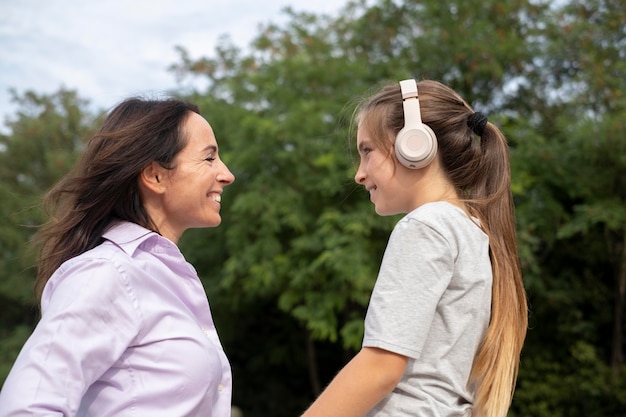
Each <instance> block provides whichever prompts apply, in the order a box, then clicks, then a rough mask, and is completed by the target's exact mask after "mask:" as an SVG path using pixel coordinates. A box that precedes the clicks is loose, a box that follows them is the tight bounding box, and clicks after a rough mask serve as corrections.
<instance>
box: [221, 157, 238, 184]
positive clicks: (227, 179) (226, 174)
mask: <svg viewBox="0 0 626 417" xmlns="http://www.w3.org/2000/svg"><path fill="white" fill-rule="evenodd" d="M222 165H224V169H223V170H222V172H221V173H220V176H219V178H218V180H219V181H220V182H224V183H226V184H227V185H228V184H232V183H233V182H234V181H235V176H234V175H233V173H232V172H230V169H228V167H227V166H226V164H225V163H223V162H222Z"/></svg>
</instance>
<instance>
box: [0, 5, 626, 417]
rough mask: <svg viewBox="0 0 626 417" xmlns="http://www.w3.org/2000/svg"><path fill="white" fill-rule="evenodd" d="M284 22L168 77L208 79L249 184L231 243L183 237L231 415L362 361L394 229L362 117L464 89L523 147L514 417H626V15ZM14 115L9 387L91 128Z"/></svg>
mask: <svg viewBox="0 0 626 417" xmlns="http://www.w3.org/2000/svg"><path fill="white" fill-rule="evenodd" d="M285 14H286V15H287V17H288V18H289V20H288V21H287V22H286V23H285V24H284V25H276V24H271V23H268V24H266V25H265V26H264V27H262V28H261V29H260V31H259V33H258V35H257V37H256V38H255V39H254V41H253V42H252V43H251V44H250V45H249V46H248V48H247V49H245V50H243V49H240V48H238V47H236V46H234V45H232V44H231V43H230V41H229V40H228V39H227V38H224V39H222V41H221V43H220V44H219V46H218V48H217V49H216V50H215V52H214V54H212V55H211V56H210V57H203V58H200V59H198V60H192V59H190V58H189V56H188V54H187V53H186V51H185V49H184V47H182V46H181V47H179V48H178V51H179V54H180V62H178V63H175V64H173V65H172V70H173V71H174V72H175V73H176V74H177V75H178V76H179V77H186V76H194V77H204V78H206V79H207V80H208V81H209V83H208V87H207V89H206V91H195V92H193V93H192V94H190V95H189V99H191V100H192V101H195V102H196V103H197V104H199V106H200V108H201V111H202V114H203V115H204V116H205V117H206V118H207V119H208V120H209V122H210V123H211V125H212V127H213V129H214V131H215V134H216V137H217V140H218V143H219V145H220V153H221V155H222V157H223V159H224V160H225V162H226V163H227V164H228V166H229V167H230V168H231V170H232V171H233V173H234V174H235V176H236V181H235V183H234V184H233V185H231V186H229V187H227V188H226V190H225V192H224V195H223V206H222V218H223V222H222V225H221V226H220V227H218V228H216V229H211V230H192V231H189V232H187V233H186V234H185V235H184V236H183V239H182V240H181V249H182V251H183V253H185V255H186V257H187V258H188V260H189V261H190V262H191V263H192V264H194V265H195V266H196V268H197V270H198V272H199V274H200V276H201V278H202V280H203V282H204V284H205V287H206V289H207V293H208V294H209V299H210V301H211V306H212V309H213V313H214V316H215V321H216V324H217V326H218V330H219V331H220V337H221V339H222V341H223V343H224V345H225V348H226V351H227V353H228V355H229V357H230V359H231V361H232V365H233V371H234V378H235V391H234V399H235V404H237V405H239V406H240V407H242V408H243V410H244V412H245V415H246V416H247V417H255V416H262V415H272V416H276V417H282V416H288V415H296V414H297V413H299V412H301V411H302V409H304V408H305V407H306V405H307V404H308V402H309V401H310V400H312V398H313V397H314V396H315V395H317V393H318V392H319V390H320V389H321V388H322V387H323V386H324V385H325V384H326V383H327V382H328V381H329V380H330V378H331V377H332V376H333V375H334V374H335V372H336V371H337V370H338V368H339V367H341V366H342V364H343V363H345V362H346V361H347V360H349V358H350V357H351V356H352V355H353V354H354V352H355V351H356V350H357V349H358V348H359V346H360V343H361V338H362V334H363V318H364V315H365V309H366V307H367V302H368V299H369V294H370V291H371V289H372V286H373V284H374V281H375V278H376V273H377V269H378V265H379V262H380V259H381V257H382V253H383V250H384V246H385V244H386V241H387V237H388V234H389V232H390V231H391V228H392V226H393V224H394V223H395V221H396V220H397V218H379V217H378V216H376V215H375V213H374V212H373V210H372V207H371V204H370V203H369V201H368V199H367V194H366V193H365V192H364V191H363V190H361V189H360V187H358V186H356V185H355V184H354V182H353V180H352V177H353V175H354V168H355V164H354V153H353V150H352V149H353V147H354V141H353V136H354V129H353V127H354V126H352V113H353V111H354V109H355V106H356V104H357V102H358V98H359V96H360V95H362V94H367V93H368V90H370V89H371V88H372V87H375V86H376V85H377V84H379V83H381V82H383V81H385V80H398V79H401V78H405V77H408V76H415V77H418V78H422V77H427V78H435V79H439V80H443V81H445V82H446V83H448V84H449V85H451V86H452V87H453V88H455V89H456V90H457V91H459V93H460V94H461V95H462V96H464V97H465V98H466V99H467V100H468V101H469V102H470V103H471V104H473V105H474V106H475V107H476V108H477V109H478V110H481V111H485V112H489V113H490V115H489V116H490V120H491V121H493V122H495V123H496V124H497V125H498V126H500V127H501V128H502V130H503V131H504V133H505V135H506V136H507V138H508V139H509V142H510V149H511V159H512V160H511V162H512V175H513V184H512V189H513V193H514V196H515V201H516V209H517V222H518V223H517V229H518V243H519V253H520V260H521V262H522V266H523V272H524V278H525V284H526V289H527V292H528V295H529V300H530V309H531V315H530V323H531V328H530V330H529V333H528V337H527V341H526V344H525V347H524V352H523V358H522V364H521V368H520V376H519V382H518V387H517V390H516V394H515V397H514V400H513V406H512V409H511V413H510V415H511V416H525V417H526V416H535V417H547V416H550V417H554V416H557V417H558V416H578V415H580V416H583V415H584V416H585V417H596V416H597V417H600V416H602V417H613V416H615V417H617V416H622V415H624V410H625V409H626V404H625V400H624V398H626V378H625V377H624V372H625V370H626V369H625V367H624V361H623V354H624V337H625V336H626V334H625V333H626V330H625V328H626V326H625V325H624V324H625V323H624V321H625V319H624V315H623V314H624V296H625V294H624V288H626V247H625V245H626V209H625V207H626V182H625V181H626V180H625V178H626V140H625V136H624V132H625V131H626V125H625V120H626V114H625V112H626V98H625V97H624V94H623V92H624V91H626V64H625V63H626V56H625V55H626V7H625V6H624V4H623V2H620V1H615V0H569V1H563V2H547V1H528V0H506V1H501V0H500V1H495V0H488V1H477V0H469V1H468V0H466V1H452V2H445V4H444V3H442V2H438V1H433V0H431V1H419V2H418V1H404V2H399V1H392V0H378V1H375V2H366V1H353V2H349V3H348V4H346V6H345V7H344V8H343V9H342V10H341V11H340V13H339V14H338V15H337V16H334V17H331V16H317V15H313V14H309V13H299V12H296V11H294V10H292V9H287V10H285ZM18 99H19V100H20V104H21V106H22V109H21V110H20V111H19V112H18V115H17V118H16V119H15V120H13V121H11V122H10V127H11V129H12V133H11V134H10V135H6V136H2V137H0V149H1V151H0V159H1V161H0V162H1V163H0V176H1V178H2V179H1V180H0V201H1V203H0V215H1V218H2V219H3V220H2V222H0V268H2V269H3V271H6V274H5V275H6V276H3V278H2V280H0V302H2V305H3V310H2V311H1V312H0V323H2V328H1V331H2V333H1V336H2V343H0V373H2V372H6V371H7V370H8V365H7V364H8V363H9V362H10V360H11V358H12V355H13V354H14V353H16V350H17V348H18V347H19V346H20V345H21V343H23V340H24V339H25V337H26V334H27V332H28V329H29V328H31V327H30V326H32V324H33V323H34V322H35V321H36V310H35V309H33V307H32V297H31V295H30V294H31V292H32V290H31V288H32V279H33V271H32V268H31V265H32V254H29V253H28V250H27V246H28V240H29V238H30V235H31V233H32V226H34V225H36V224H39V223H40V222H41V221H42V220H43V216H42V213H41V212H40V211H39V209H38V208H37V207H38V202H39V201H40V198H41V195H42V193H43V191H44V190H45V189H46V188H47V187H49V185H50V184H52V183H53V182H54V181H55V180H56V179H57V178H58V177H59V176H60V175H62V174H63V173H64V172H66V171H67V170H68V168H69V166H70V165H71V163H72V161H73V160H74V157H75V154H76V152H77V151H79V150H80V149H81V146H82V142H81V140H82V138H84V137H85V136H86V133H87V132H88V131H89V130H90V129H92V128H93V125H94V124H95V120H94V118H93V116H91V115H88V114H86V113H85V112H84V110H83V108H84V104H85V103H84V102H83V101H82V100H80V99H78V98H77V96H76V94H75V93H73V92H68V91H64V90H61V91H59V93H58V94H55V95H53V96H38V95H36V94H34V93H27V94H26V95H25V96H24V97H20V98H18ZM5 306H6V307H5ZM607 335H609V336H607ZM0 375H2V374H0ZM572 394H573V395H572Z"/></svg>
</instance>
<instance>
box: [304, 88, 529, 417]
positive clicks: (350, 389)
mask: <svg viewBox="0 0 626 417" xmlns="http://www.w3.org/2000/svg"><path fill="white" fill-rule="evenodd" d="M418 94H419V95H418ZM422 121H423V122H422ZM357 123H358V131H357V149H358V152H359V155H360V164H359V168H358V170H357V173H356V176H355V180H356V182H357V183H358V184H361V185H363V186H364V187H365V189H366V190H367V191H368V192H369V196H370V200H371V201H372V203H373V204H374V208H375V210H376V213H378V214H379V215H381V216H386V215H393V214H399V213H403V214H406V215H405V216H404V217H403V218H402V219H401V220H400V221H399V222H398V223H397V225H396V226H395V227H394V230H393V232H392V234H391V236H390V238H389V242H388V245H387V248H386V250H385V254H384V257H383V260H382V264H381V267H380V272H379V275H378V278H377V281H376V285H375V287H374V290H373V293H372V296H371V299H370V304H369V307H368V310H367V315H366V318H365V335H364V339H363V347H362V349H361V351H360V352H359V353H358V354H357V355H356V356H355V357H354V358H353V359H352V360H351V361H350V362H349V363H348V364H347V365H346V366H345V367H344V369H342V370H341V371H340V372H339V374H338V375H337V376H336V377H335V378H334V380H333V381H332V382H331V383H330V385H329V386H328V387H327V388H326V390H325V391H324V392H323V393H322V394H321V395H320V397H319V398H318V399H317V400H316V401H315V402H314V403H313V404H312V405H311V407H310V408H309V409H308V410H307V411H306V412H305V413H304V415H303V416H304V417H333V416H337V417H339V416H340V417H350V416H355V417H356V416H363V415H367V416H377V417H383V416H393V417H404V416H406V417H408V416H412V417H414V416H420V417H422V416H439V417H441V416H466V417H469V416H479V417H504V416H506V414H507V411H508V409H509V406H510V403H511V399H512V395H513V390H514V386H515V381H516V377H517V371H518V364H519V357H520V351H521V348H522V344H523V341H524V338H525V335H526V329H527V319H528V318H527V305H526V297H525V292H524V287H523V283H522V276H521V271H520V266H519V261H518V257H517V249H516V242H515V221H514V208H513V200H512V195H511V191H510V171H509V157H508V148H507V143H506V141H505V138H504V137H503V135H502V133H501V132H500V131H499V130H498V129H497V128H496V127H495V126H494V125H493V124H491V123H489V122H488V121H487V118H486V117H485V116H484V115H482V114H481V113H477V112H474V111H473V110H472V108H471V107H470V106H469V105H468V104H467V103H466V102H465V101H464V100H463V99H462V98H461V97H459V95H458V94H456V93H455V92H454V91H452V90H451V89H450V88H448V87H446V86H445V85H443V84H441V83H439V82H435V81H420V82H419V83H416V82H415V81H414V80H404V81H401V82H400V85H398V84H397V83H393V84H391V85H388V86H386V87H384V88H382V89H381V90H380V91H379V92H378V93H377V94H375V95H374V96H373V97H371V98H370V99H369V100H367V101H365V102H364V103H363V104H362V105H361V106H360V108H359V110H358V112H357Z"/></svg>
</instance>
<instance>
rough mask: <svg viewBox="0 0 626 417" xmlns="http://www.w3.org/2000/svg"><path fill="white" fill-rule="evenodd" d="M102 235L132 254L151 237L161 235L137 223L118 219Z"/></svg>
mask: <svg viewBox="0 0 626 417" xmlns="http://www.w3.org/2000/svg"><path fill="white" fill-rule="evenodd" d="M102 237H103V238H105V239H107V240H110V241H111V242H113V243H115V244H116V245H117V246H119V247H120V248H122V250H123V251H124V252H126V253H128V254H129V255H131V256H132V255H133V254H134V253H135V250H137V248H138V247H139V245H141V244H142V243H143V242H145V241H146V240H148V239H151V238H157V239H158V238H159V237H160V235H158V234H157V233H155V232H153V231H152V230H148V229H146V228H145V227H142V226H139V225H138V224H136V223H132V222H127V221H116V222H113V223H112V224H111V225H110V226H109V228H108V229H107V230H106V231H105V232H104V233H103V234H102Z"/></svg>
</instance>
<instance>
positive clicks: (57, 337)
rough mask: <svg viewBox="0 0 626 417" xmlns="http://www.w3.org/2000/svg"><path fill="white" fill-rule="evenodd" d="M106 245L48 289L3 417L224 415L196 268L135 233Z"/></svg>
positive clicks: (121, 230)
mask: <svg viewBox="0 0 626 417" xmlns="http://www.w3.org/2000/svg"><path fill="white" fill-rule="evenodd" d="M104 238H105V239H106V240H105V242H104V243H103V244H102V245H100V246H98V247H96V248H94V249H92V250H90V251H88V252H86V253H84V254H82V255H80V256H77V257H76V258H73V259H70V260H69V261H67V262H65V263H64V264H63V265H62V266H61V267H60V268H59V269H58V270H57V271H56V272H55V274H54V275H53V276H52V277H51V278H50V280H49V281H48V283H47V284H46V287H45V289H44V292H43V297H42V310H43V313H42V318H41V321H40V322H39V324H38V325H37V327H36V329H35V330H34V332H33V334H32V335H31V337H30V338H29V339H28V341H27V342H26V344H25V345H24V347H23V348H22V351H21V352H20V354H19V356H18V358H17V360H16V362H15V364H14V365H13V368H12V370H11V373H10V374H9V376H8V378H7V379H6V381H5V383H4V387H3V388H2V391H1V392H0V416H1V417H9V416H10V417H17V416H26V415H28V416H93V417H96V416H97V417H109V416H111V417H112V416H115V417H130V416H134V417H146V416H150V417H161V416H163V417H192V416H193V417H199V416H202V417H228V416H230V407H231V392H232V380H231V371H230V365H229V363H228V359H227V358H226V355H225V354H224V351H223V349H222V346H221V344H220V341H219V339H218V336H217V332H216V330H215V326H214V324H213V319H212V317H211V311H210V308H209V303H208V300H207V297H206V294H205V291H204V288H203V286H202V283H201V282H200V280H199V279H198V276H197V273H196V271H195V270H194V268H193V267H192V266H191V265H190V264H189V263H187V262H186V261H185V258H184V257H183V255H182V254H181V253H180V251H179V250H178V247H177V246H176V245H174V244H173V243H172V242H170V241H169V240H167V239H165V238H163V237H161V236H159V235H158V234H156V233H153V232H150V231H149V230H146V229H144V228H142V227H140V226H138V225H136V224H133V223H127V222H121V223H118V224H116V225H114V226H113V227H112V228H110V229H109V230H108V231H107V232H106V233H105V234H104Z"/></svg>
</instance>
